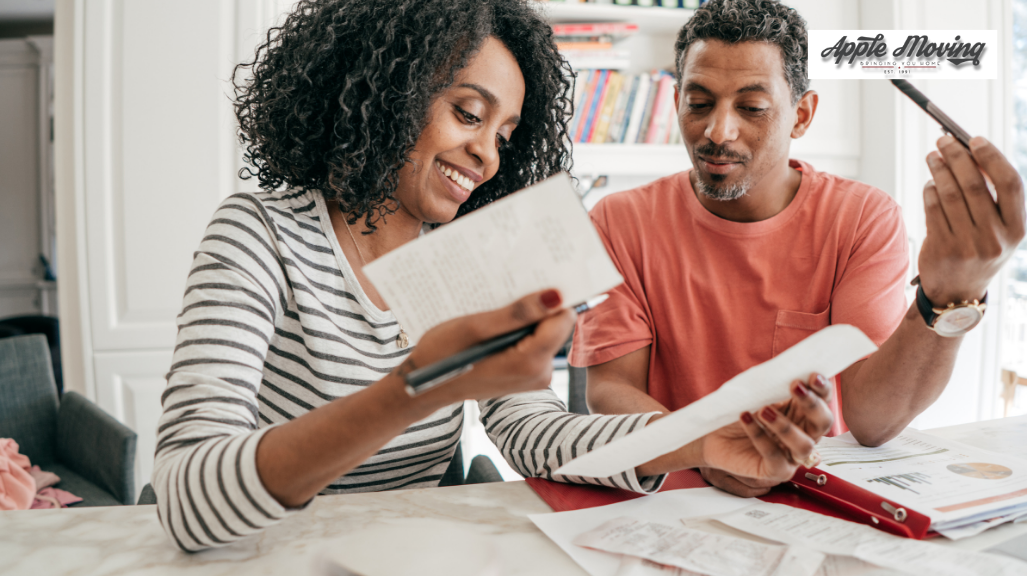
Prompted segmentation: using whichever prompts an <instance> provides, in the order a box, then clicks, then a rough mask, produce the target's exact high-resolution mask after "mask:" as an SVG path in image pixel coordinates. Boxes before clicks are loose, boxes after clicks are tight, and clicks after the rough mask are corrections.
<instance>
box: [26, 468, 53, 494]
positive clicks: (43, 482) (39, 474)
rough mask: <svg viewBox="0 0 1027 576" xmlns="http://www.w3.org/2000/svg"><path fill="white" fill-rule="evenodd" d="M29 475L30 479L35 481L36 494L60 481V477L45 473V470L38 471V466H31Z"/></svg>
mask: <svg viewBox="0 0 1027 576" xmlns="http://www.w3.org/2000/svg"><path fill="white" fill-rule="evenodd" d="M29 474H30V475H31V476H32V479H33V480H35V481H36V492H37V493H38V492H39V491H41V490H42V489H43V488H49V487H50V486H53V485H54V484H57V483H58V482H60V481H61V477H60V476H58V475H56V474H54V473H53V472H47V471H46V470H40V468H39V466H33V467H32V468H29Z"/></svg>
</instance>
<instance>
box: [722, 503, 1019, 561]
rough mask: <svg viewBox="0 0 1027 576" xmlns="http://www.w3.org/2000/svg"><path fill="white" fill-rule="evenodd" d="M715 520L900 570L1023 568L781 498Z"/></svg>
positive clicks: (749, 531) (1005, 558)
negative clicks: (795, 505)
mask: <svg viewBox="0 0 1027 576" xmlns="http://www.w3.org/2000/svg"><path fill="white" fill-rule="evenodd" d="M717 520H718V521H720V522H722V523H724V524H727V525H728V526H731V527H732V528H735V529H737V530H741V531H743V532H747V533H749V534H754V535H756V536H759V537H761V538H766V539H768V540H773V541H775V542H781V543H782V544H790V545H792V546H803V547H805V548H808V549H811V550H817V551H819V552H823V553H825V554H838V555H845V556H852V557H855V558H858V559H859V560H863V561H864V562H869V563H871V564H875V565H877V566H881V567H884V568H888V569H890V570H894V571H897V572H900V573H903V574H914V575H917V576H922V575H923V574H932V575H939V576H941V575H952V576H972V575H980V576H1013V575H1014V574H1016V575H1024V574H1027V563H1024V562H1020V561H1018V560H1014V559H1012V558H1007V557H1003V556H995V555H992V554H984V553H981V552H971V551H967V550H960V549H958V548H950V547H946V546H939V545H937V544H931V543H930V542H922V541H920V540H911V539H909V538H900V537H898V536H892V535H891V534H886V533H884V532H881V531H879V530H876V529H874V528H871V527H869V526H864V525H863V524H856V523H854V522H847V521H845V520H840V519H838V518H831V517H830V516H824V515H823V514H817V513H815V512H809V511H807V510H802V509H799V508H792V507H791V506H785V505H783V504H768V503H761V504H754V505H752V506H749V507H748V508H743V509H741V510H736V511H734V512H730V513H728V514H725V515H723V516H719V517H717Z"/></svg>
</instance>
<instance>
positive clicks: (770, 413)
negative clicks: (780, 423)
mask: <svg viewBox="0 0 1027 576" xmlns="http://www.w3.org/2000/svg"><path fill="white" fill-rule="evenodd" d="M760 414H761V415H762V416H763V419H764V420H766V421H767V422H773V421H774V420H777V412H774V409H773V408H771V407H770V406H767V407H766V408H764V409H763V412H761V413H760Z"/></svg>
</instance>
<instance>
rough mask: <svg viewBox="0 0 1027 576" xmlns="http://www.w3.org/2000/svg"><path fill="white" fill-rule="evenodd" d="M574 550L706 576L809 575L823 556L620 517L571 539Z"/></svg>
mask: <svg viewBox="0 0 1027 576" xmlns="http://www.w3.org/2000/svg"><path fill="white" fill-rule="evenodd" d="M574 543H575V544H577V545H578V546H584V547H587V548H593V549H595V550H603V551H605V552H612V553H614V554H626V555H629V556H636V557H639V558H644V559H646V560H650V561H652V562H656V563H659V564H664V565H668V566H676V567H678V568H684V569H685V570H691V571H693V572H698V573H700V574H708V575H710V576H774V575H781V576H785V575H794V576H812V575H813V574H814V573H816V571H817V569H818V568H819V567H820V563H821V562H822V561H823V560H824V555H823V554H821V553H818V552H814V551H812V550H806V549H803V548H797V547H791V546H789V547H785V546H770V545H766V544H760V543H758V542H752V541H750V540H744V539H742V538H735V537H733V536H724V535H720V534H711V533H709V532H703V531H701V530H693V529H691V528H686V527H684V526H677V527H674V526H667V525H664V524H659V523H656V522H640V521H638V520H636V519H634V518H630V517H626V516H622V517H620V518H614V519H613V520H610V521H608V522H606V523H604V524H603V525H601V526H599V527H598V528H596V529H594V530H591V531H589V532H585V533H584V534H581V535H579V536H578V537H577V538H575V539H574Z"/></svg>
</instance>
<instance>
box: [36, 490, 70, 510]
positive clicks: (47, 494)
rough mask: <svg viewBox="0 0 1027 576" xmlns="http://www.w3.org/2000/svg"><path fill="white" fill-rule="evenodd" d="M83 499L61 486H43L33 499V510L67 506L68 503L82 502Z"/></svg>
mask: <svg viewBox="0 0 1027 576" xmlns="http://www.w3.org/2000/svg"><path fill="white" fill-rule="evenodd" d="M81 501H82V499H81V498H79V497H78V496H75V495H74V494H72V493H71V492H66V491H64V490H61V489H60V488H43V489H42V490H40V491H39V493H38V494H36V499H35V500H33V501H32V510H41V509H45V508H67V507H68V504H74V503H76V502H81Z"/></svg>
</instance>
